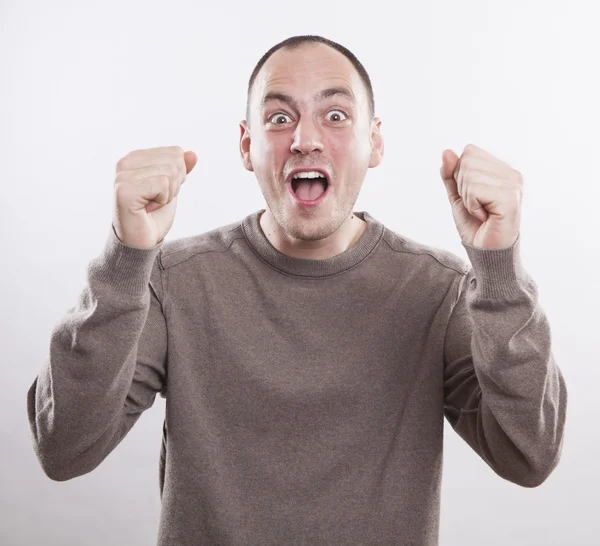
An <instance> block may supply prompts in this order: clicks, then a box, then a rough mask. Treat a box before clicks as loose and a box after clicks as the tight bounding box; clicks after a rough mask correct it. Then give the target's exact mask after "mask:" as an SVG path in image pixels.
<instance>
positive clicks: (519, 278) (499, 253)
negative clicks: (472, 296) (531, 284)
mask: <svg viewBox="0 0 600 546" xmlns="http://www.w3.org/2000/svg"><path fill="white" fill-rule="evenodd" d="M462 245H463V246H464V247H465V250H466V251H467V255H468V256H469V260H470V261H471V265H472V266H473V273H474V275H475V280H476V291H477V294H478V295H479V296H480V297H482V298H498V297H510V296H513V295H515V294H516V293H517V292H519V291H520V290H522V288H523V285H524V284H527V279H528V275H527V272H526V271H525V269H524V268H523V264H522V263H521V253H520V248H521V234H520V233H519V235H518V236H517V240H516V241H515V242H514V243H513V245H512V246H511V247H508V248H501V249H483V248H478V247H476V246H473V245H469V244H466V243H464V242H463V243H462Z"/></svg>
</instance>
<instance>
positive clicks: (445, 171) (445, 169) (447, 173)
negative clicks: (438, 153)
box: [440, 150, 459, 182]
mask: <svg viewBox="0 0 600 546" xmlns="http://www.w3.org/2000/svg"><path fill="white" fill-rule="evenodd" d="M458 161H459V157H458V156H457V155H456V154H455V153H454V152H453V151H452V150H444V152H443V153H442V166H441V168H440V175H441V176H442V179H443V180H444V182H446V181H447V180H449V179H453V178H454V177H453V173H454V171H455V170H456V167H457V166H458Z"/></svg>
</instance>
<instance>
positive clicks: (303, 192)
mask: <svg viewBox="0 0 600 546" xmlns="http://www.w3.org/2000/svg"><path fill="white" fill-rule="evenodd" d="M324 192H325V182H324V180H323V179H316V178H313V179H309V180H306V179H304V180H300V181H299V182H298V187H297V188H296V195H297V196H298V197H299V198H300V199H302V200H303V201H314V200H315V199H318V198H319V197H321V195H323V193H324Z"/></svg>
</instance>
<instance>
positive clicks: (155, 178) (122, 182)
mask: <svg viewBox="0 0 600 546" xmlns="http://www.w3.org/2000/svg"><path fill="white" fill-rule="evenodd" d="M197 161H198V157H197V156H196V154H195V153H194V152H184V151H183V149H182V148H180V147H179V146H170V147H166V148H149V149H147V150H135V151H133V152H130V153H129V154H127V155H126V156H125V157H122V158H121V159H120V160H119V161H118V163H117V169H116V176H115V208H114V214H113V225H114V227H115V232H116V233H117V236H118V237H119V239H120V240H121V242H123V243H124V244H126V245H128V246H132V247H135V248H152V247H154V246H156V245H157V244H158V243H159V242H160V241H162V240H163V239H164V237H165V235H166V234H167V233H168V232H169V230H170V229H171V226H172V225H173V220H174V219H175V210H176V208H177V194H178V193H179V188H180V187H181V184H183V183H184V182H185V177H186V175H187V174H188V173H189V172H190V171H191V170H192V169H193V168H194V166H195V165H196V162H197Z"/></svg>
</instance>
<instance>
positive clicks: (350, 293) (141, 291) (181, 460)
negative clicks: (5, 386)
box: [28, 36, 567, 546]
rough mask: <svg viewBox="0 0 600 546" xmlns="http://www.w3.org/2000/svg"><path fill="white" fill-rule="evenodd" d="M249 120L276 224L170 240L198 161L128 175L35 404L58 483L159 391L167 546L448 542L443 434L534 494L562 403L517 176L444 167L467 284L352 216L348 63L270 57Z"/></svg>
mask: <svg viewBox="0 0 600 546" xmlns="http://www.w3.org/2000/svg"><path fill="white" fill-rule="evenodd" d="M246 118H247V119H246V120H245V121H244V122H242V123H241V126H240V154H241V158H242V161H243V165H244V167H245V168H246V169H248V170H250V171H253V172H254V173H255V175H256V178H257V180H258V182H259V185H260V188H261V191H262V193H263V195H264V197H265V200H266V203H267V207H266V209H265V210H264V211H257V212H254V213H252V214H250V215H249V216H247V217H246V218H244V219H243V220H241V221H240V222H236V223H234V224H231V225H228V226H223V227H219V228H217V229H215V230H213V231H210V232H208V233H204V234H201V235H197V236H192V237H187V238H183V239H179V240H176V241H172V242H168V243H167V242H164V241H163V239H164V237H165V235H166V233H167V232H168V230H169V228H170V226H171V225H172V222H173V218H174V214H175V207H176V202H177V195H178V192H179V189H180V186H181V183H182V182H183V181H184V180H185V178H186V175H187V174H188V173H189V172H190V171H191V169H193V167H194V165H195V164H196V162H197V159H198V158H197V156H196V155H195V154H194V153H193V152H185V153H184V151H183V150H182V149H181V148H179V147H170V148H156V149H151V150H137V151H134V152H132V153H130V154H128V155H127V156H125V157H124V158H122V159H121V160H120V161H119V162H118V164H117V175H116V179H115V195H116V199H115V203H116V204H115V214H114V221H113V229H112V230H111V231H110V234H109V239H108V241H107V244H106V247H105V249H104V250H103V252H102V254H101V255H100V256H99V257H97V258H96V259H94V260H93V261H92V262H91V263H90V265H89V271H88V281H87V285H86V287H85V289H84V291H83V292H82V295H81V298H80V300H79V302H78V305H77V307H75V308H73V309H71V310H70V312H69V313H68V314H67V315H66V316H65V317H64V318H63V320H62V321H61V322H60V323H59V324H58V325H57V327H56V329H55V330H54V331H53V334H52V339H51V344H50V352H49V358H48V360H47V362H46V363H45V365H44V367H43V368H42V370H41V372H40V374H39V375H38V377H37V378H36V380H35V381H34V383H33V385H32V386H31V389H30V390H29V393H28V410H29V419H30V423H31V428H32V433H33V442H34V446H35V449H36V453H37V455H38V457H39V460H40V462H41V465H42V467H43V468H44V470H45V472H46V473H47V474H48V476H50V477H51V478H53V479H55V480H67V479H71V478H74V477H76V476H79V475H82V474H84V473H87V472H90V471H91V470H93V469H94V468H95V467H96V466H97V465H98V464H100V463H101V461H102V460H103V459H104V458H105V457H106V456H107V455H108V454H109V453H110V452H111V451H112V450H113V449H114V448H115V447H116V446H117V445H118V443H119V442H120V441H121V440H122V439H123V437H124V436H125V435H126V434H127V432H128V431H129V430H130V429H131V427H132V426H133V424H134V423H135V422H136V420H137V419H138V418H139V416H140V414H141V413H142V412H143V411H144V410H145V409H147V408H148V407H150V406H151V405H152V403H153V401H154V399H155V395H156V393H158V392H159V393H161V395H162V396H164V397H165V398H166V417H165V425H164V435H163V444H162V453H161V458H160V492H161V497H162V512H161V520H160V530H159V540H158V542H159V544H161V545H167V544H168V545H175V544H176V545H182V544H185V545H187V544H190V545H192V544H193V545H198V544H215V545H216V544H219V545H242V544H244V545H248V544H253V545H283V544H286V545H293V544H315V545H316V544H319V545H324V544H327V545H334V544H335V545H337V544H343V545H349V544H356V545H359V544H360V545H366V544H386V545H388V544H389V545H392V544H410V545H419V546H421V545H434V544H437V543H438V527H439V525H438V522H439V500H440V482H441V475H442V432H443V420H444V416H445V417H446V418H447V419H448V421H449V422H450V423H451V425H452V427H453V428H454V430H456V432H457V433H458V434H460V436H461V437H462V438H464V439H465V441H466V442H468V443H469V445H470V446H471V447H472V448H473V449H474V450H475V451H476V452H477V454H479V455H480V456H481V457H482V458H483V460H484V461H485V462H486V463H487V464H488V465H489V466H490V467H491V468H492V469H493V470H494V471H495V472H496V473H497V474H499V475H500V476H502V477H503V478H505V479H507V480H510V481H512V482H514V483H516V484H519V485H521V486H524V487H535V486H537V485H539V484H541V483H542V482H543V481H544V480H545V479H546V478H547V477H548V475H549V474H550V473H551V472H552V470H553V469H554V468H555V466H556V464H557V462H558V460H559V457H560V452H561V446H562V439H563V430H564V424H565V414H566V400H567V392H566V388H565V383H564V379H563V376H562V374H561V372H560V370H559V368H558V367H557V364H556V362H555V360H554V357H553V355H552V353H551V340H550V329H549V325H548V321H547V318H546V316H545V314H544V312H543V310H542V308H541V307H540V305H539V303H538V296H537V287H536V284H535V283H534V281H533V280H532V279H531V277H530V276H529V275H528V274H527V272H526V271H525V270H524V268H523V266H522V264H521V261H520V254H519V242H520V240H519V221H520V210H521V195H522V191H523V181H522V177H521V175H520V174H519V173H518V172H517V171H515V170H514V169H512V168H511V167H509V166H508V165H506V164H505V163H503V162H502V161H500V160H498V159H496V158H495V157H493V156H492V155H490V154H489V153H487V152H485V151H483V150H481V149H479V148H477V147H475V146H472V145H469V146H467V147H466V148H465V150H464V151H463V153H462V155H461V156H460V157H458V156H457V155H456V154H454V153H453V152H452V151H450V150H448V151H445V152H444V154H443V157H442V166H441V170H440V173H441V178H442V180H443V181H444V184H445V187H446V191H447V194H448V198H449V202H450V204H451V207H452V212H453V215H454V220H455V223H456V227H457V230H458V233H459V235H460V237H461V240H462V242H463V245H464V247H465V248H466V251H467V254H468V256H469V259H470V261H471V266H467V265H466V264H465V263H464V262H463V261H462V260H461V259H459V258H458V257H457V256H455V255H453V254H451V253H449V252H445V251H443V250H439V249H435V248H431V247H428V246H425V245H423V244H419V243H417V242H415V241H412V240H410V239H408V238H406V237H402V236H401V235H398V234H396V233H394V232H392V231H390V230H388V229H387V228H385V227H384V226H383V225H382V224H381V223H380V222H378V221H377V220H376V219H375V218H374V217H372V216H371V215H370V214H368V213H367V212H356V213H353V212H352V209H353V206H354V204H355V202H356V198H357V197H358V194H359V191H360V188H361V185H362V183H363V180H364V177H365V174H366V172H367V169H368V168H372V167H375V166H377V165H378V164H379V163H380V161H381V160H382V157H383V150H384V146H383V139H382V136H381V133H380V127H381V121H380V120H379V119H378V118H377V117H375V116H374V100H373V94H372V89H371V83H370V80H369V77H368V75H367V73H366V71H365V70H364V68H363V66H362V65H361V64H360V63H359V62H358V60H357V59H356V58H355V57H354V55H352V53H350V52H349V51H348V50H346V49H345V48H343V47H342V46H340V45H338V44H335V43H333V42H330V41H328V40H326V39H324V38H320V37H311V36H308V37H307V36H301V37H295V38H291V39H289V40H287V41H285V42H282V43H280V44H278V45H276V46H274V47H273V48H272V49H271V50H270V51H269V52H267V53H266V54H265V56H264V57H263V58H262V59H261V61H260V62H259V63H258V65H257V67H256V70H255V71H254V73H253V75H252V77H251V80H250V84H249V89H248V106H247V116H246Z"/></svg>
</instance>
